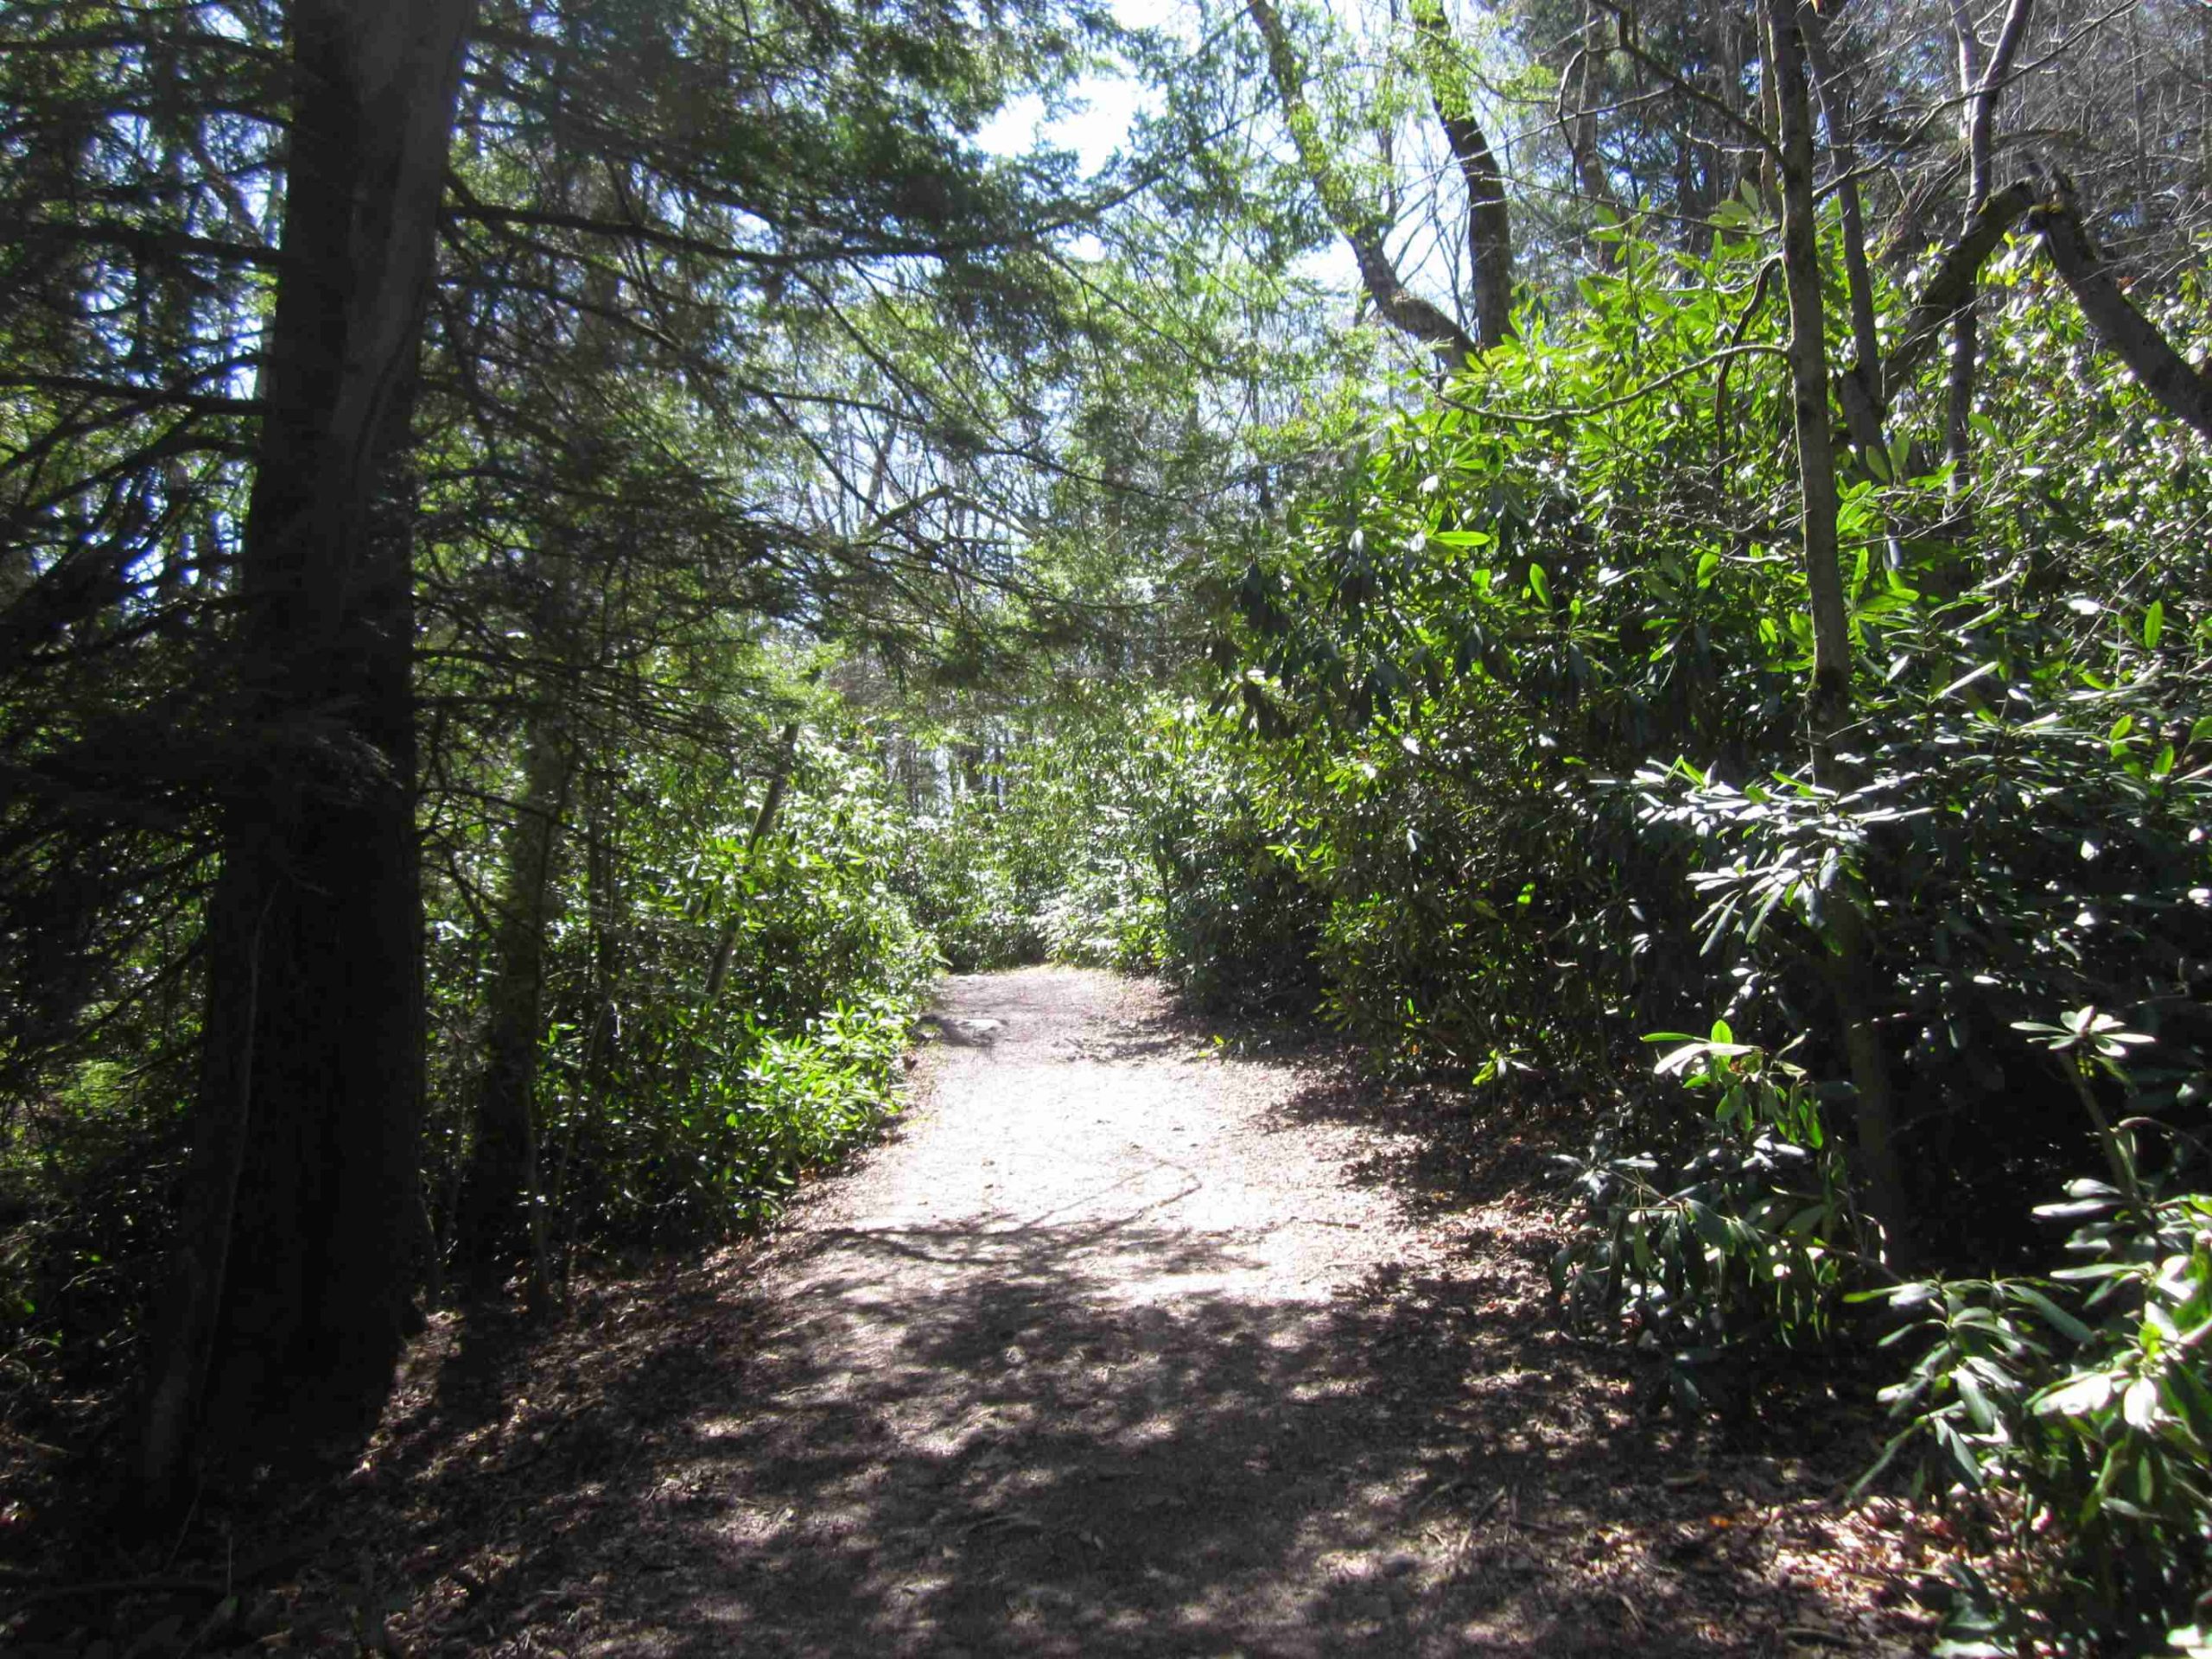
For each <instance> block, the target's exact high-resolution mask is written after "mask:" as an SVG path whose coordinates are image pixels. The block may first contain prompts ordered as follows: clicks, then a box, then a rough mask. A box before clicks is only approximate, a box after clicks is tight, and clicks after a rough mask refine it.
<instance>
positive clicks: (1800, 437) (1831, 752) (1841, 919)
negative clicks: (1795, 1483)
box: [1762, 0, 1909, 1252]
mask: <svg viewBox="0 0 2212 1659" xmlns="http://www.w3.org/2000/svg"><path fill="white" fill-rule="evenodd" d="M1762 3H1763V5H1764V10H1765V15H1766V29H1767V67H1768V69H1769V71H1770V73H1769V75H1768V77H1767V79H1769V81H1770V83H1771V85H1772V87H1773V92H1774V107H1775V113H1776V118H1777V122H1778V124H1779V129H1780V130H1779V136H1780V138H1781V152H1782V153H1781V164H1780V167H1779V168H1778V172H1779V175H1780V176H1779V178H1778V179H1777V184H1778V186H1779V187H1780V189H1781V192H1782V274H1783V284H1784V287H1785V289H1786V290H1787V292H1788V295H1789V373H1790V387H1791V391H1792V394H1793V400H1794V403H1795V408H1796V432H1797V465H1798V473H1799V476H1800V490H1801V498H1800V499H1801V505H1802V512H1803V519H1804V524H1803V537H1804V556H1805V588H1806V591H1807V594H1808V597H1809V599H1810V601H1811V607H1812V617H1813V685H1812V691H1811V695H1810V696H1809V697H1808V700H1807V712H1808V718H1809V721H1810V724H1811V728H1812V741H1813V754H1814V769H1815V774H1816V776H1817V777H1818V779H1819V781H1820V782H1821V783H1822V784H1824V785H1827V787H1829V788H1834V787H1836V786H1837V779H1836V776H1835V771H1836V760H1835V739H1836V735H1837V734H1838V733H1839V732H1840V730H1841V729H1842V728H1843V727H1844V725H1845V724H1846V722H1847V721H1848V720H1849V718H1850V714H1851V620H1850V617H1849V614H1848V613H1847V610H1846V608H1845V604H1844V593H1843V580H1842V574H1841V572H1840V569H1839V568H1838V565H1837V560H1836V512H1837V496H1836V481H1835V449H1834V439H1833V436H1832V430H1833V429H1832V428H1831V426H1830V424H1829V418H1828V387H1827V319H1826V316H1825V315H1824V313H1823V311H1822V307H1821V266H1820V255H1819V249H1818V247H1817V245H1816V244H1815V227H1816V223H1817V221H1816V219H1815V213H1816V211H1817V210H1816V207H1815V194H1814V188H1813V186H1814V174H1813V123H1812V113H1811V110H1810V106H1809V105H1808V99H1807V95H1806V86H1805V59H1804V50H1803V45H1802V40H1801V37H1800V36H1799V34H1798V28H1797V0H1762ZM1828 936H1829V944H1830V946H1831V947H1832V952H1833V955H1832V957H1831V960H1830V962H1829V963H1828V982H1829V988H1830V991H1831V993H1832V994H1833V995H1834V998H1835V1003H1836V1015H1837V1021H1838V1026H1839V1034H1840V1038H1841V1046H1842V1048H1843V1052H1844V1055H1845V1058H1846V1060H1847V1064H1848V1065H1849V1066H1850V1069H1851V1074H1852V1084H1853V1088H1854V1090H1856V1093H1857V1096H1858V1099H1857V1103H1856V1105H1855V1107H1854V1109H1853V1128H1854V1130H1855V1132H1856V1138H1857V1141H1858V1152H1859V1176H1860V1179H1861V1181H1862V1183H1863V1190H1864V1191H1865V1192H1866V1207H1867V1210H1868V1211H1869V1212H1870V1213H1871V1214H1872V1216H1873V1217H1874V1218H1875V1219H1876V1220H1877V1221H1878V1222H1879V1223H1880V1224H1882V1226H1883V1228H1884V1229H1885V1231H1886V1232H1887V1233H1888V1235H1889V1237H1890V1241H1891V1247H1892V1249H1896V1250H1898V1251H1900V1252H1902V1251H1904V1249H1907V1248H1908V1247H1909V1235H1908V1230H1907V1222H1908V1215H1907V1211H1906V1205H1905V1197H1904V1194H1905V1187H1904V1172H1903V1170H1902V1169H1901V1168H1900V1167H1899V1166H1898V1163H1897V1145H1896V1141H1897V1136H1896V1104H1895V1102H1894V1100H1893V1099H1892V1097H1891V1089H1890V1078H1889V1065H1888V1061H1887V1058H1886V1056H1885V1053H1884V1051H1883V1046H1882V1039H1881V1033H1880V1031H1879V1029H1878V1027H1876V1025H1875V1024H1874V1007H1875V1006H1876V1001H1877V999H1876V996H1875V990H1876V988H1875V987H1874V986H1873V985H1872V982H1871V980H1872V970H1871V962H1872V953H1871V951H1870V950H1869V949H1868V941H1867V939H1866V932H1865V926H1864V923H1863V921H1862V920H1861V918H1860V917H1859V913H1858V912H1857V911H1856V910H1855V909H1853V907H1852V906H1851V903H1850V898H1849V895H1847V894H1846V895H1840V899H1839V902H1838V903H1837V904H1836V906H1834V915H1833V918H1832V921H1831V924H1830V926H1829V929H1828Z"/></svg>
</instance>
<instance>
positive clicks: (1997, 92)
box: [1943, 0, 2032, 501]
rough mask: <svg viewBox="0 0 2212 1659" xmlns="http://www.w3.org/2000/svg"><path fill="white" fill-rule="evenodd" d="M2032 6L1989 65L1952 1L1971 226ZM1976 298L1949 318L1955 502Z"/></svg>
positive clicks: (2011, 15)
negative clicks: (2000, 109)
mask: <svg viewBox="0 0 2212 1659" xmlns="http://www.w3.org/2000/svg"><path fill="white" fill-rule="evenodd" d="M2031 3H2032V0H2010V3H2008V4H2007V6H2006V7H2005V21H2004V22H2003V24H2002V25H2001V26H2000V27H1999V30H1998V36H1997V45H1996V47H1995V48H1994V49H1993V50H1992V51H1991V52H1990V53H1989V54H1988V58H1987V60H1986V62H1985V61H1984V60H1983V55H1982V46H1981V36H1980V35H1979V34H1978V33H1977V32H1976V31H1975V29H1974V17H1973V15H1972V14H1971V13H1970V12H1969V11H1968V10H1967V3H1966V0H1951V24H1952V29H1953V32H1954V33H1955V35H1957V36H1958V43H1959V92H1960V95H1961V97H1962V98H1963V99H1965V100H1966V103H1965V107H1964V111H1963V112H1962V114H1961V118H1960V138H1961V142H1962V143H1964V145H1965V147H1966V152H1967V213H1966V222H1967V225H1968V226H1972V225H1973V224H1974V220H1975V218H1976V217H1977V216H1978V215H1979V214H1980V212H1981V210H1982V207H1984V205H1985V204H1986V203H1987V201H1988V200H1989V194H1990V188H1991V177H1990V155H1991V135H1992V133H1993V130H1994V129H1995V125H1996V118H1997V103H1998V99H1999V98H2001V97H2002V96H2003V95H2004V91H2005V76H2006V75H2008V74H2010V73H2012V57H2013V54H2015V53H2017V52H2018V50H2019V47H2020V37H2021V36H2022V35H2024V34H2025V33H2026V31H2027V23H2028V10H2029V8H2030V6H2031ZM1976 297H1977V296H1976V294H1975V292H1974V289H1968V290H1967V294H1966V296H1965V297H1964V299H1963V300H1962V301H1961V303H1960V306H1959V308H1958V310H1957V311H1956V312H1955V313H1953V315H1952V317H1951V363H1950V373H1949V375H1948V378H1947V380H1946V383H1945V386H1944V400H1943V454H1944V458H1945V459H1946V460H1948V461H1949V462H1950V463H1951V496H1952V499H1954V501H1963V499H1964V497H1965V495H1966V493H1967V490H1968V489H1969V488H1970V487H1971V486H1972V485H1973V482H1974V442H1973V438H1974V433H1973V426H1972V417H1973V415H1974V374H1975V367H1976V361H1975V359H1976V358H1977V357H1978V356H1979V354H1980V325H1979V324H1978V322H1977V321H1976V319H1975V316H1974V305H1975V301H1976Z"/></svg>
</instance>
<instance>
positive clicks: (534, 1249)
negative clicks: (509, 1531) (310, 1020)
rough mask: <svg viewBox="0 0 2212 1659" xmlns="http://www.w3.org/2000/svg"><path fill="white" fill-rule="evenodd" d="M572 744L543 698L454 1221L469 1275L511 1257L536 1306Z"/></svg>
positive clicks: (509, 868) (488, 1274) (510, 855)
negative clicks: (550, 994)
mask: <svg viewBox="0 0 2212 1659" xmlns="http://www.w3.org/2000/svg"><path fill="white" fill-rule="evenodd" d="M575 766H576V750H575V741H574V739H573V737H572V735H571V734H570V733H569V730H568V728H567V727H566V726H565V724H564V723H563V721H562V720H561V717H560V714H559V711H558V710H557V709H555V708H553V707H551V706H550V703H548V702H544V701H543V700H541V702H539V704H538V705H537V706H536V707H534V708H533V709H531V715H530V719H529V722H528V728H527V732H526V734H525V736H524V759H523V791H522V798H521V799H520V800H519V801H518V803H517V804H516V808H515V824H514V829H513V830H512V832H511V834H510V835H509V836H508V841H507V849H506V853H507V857H506V870H505V875H504V878H503V880H502V884H501V885H502V892H501V893H500V896H499V932H498V936H497V938H496V940H495V941H494V944H493V963H494V967H493V977H492V985H491V989H490V991H489V993H488V994H487V995H486V999H485V1016H484V1025H485V1030H484V1071H483V1076H482V1077H481V1078H480V1081H479V1083H478V1085H477V1097H476V1113H475V1133H474V1139H473V1140H472V1141H471V1142H470V1145H469V1153H468V1161H467V1167H466V1170H465V1172H464V1173H463V1175H462V1177H461V1198H460V1204H459V1207H458V1211H457V1213H456V1214H455V1216H454V1236H455V1237H456V1239H457V1240H458V1242H459V1245H460V1252H461V1259H462V1262H463V1263H464V1264H465V1266H466V1267H467V1268H468V1269H469V1271H470V1273H471V1274H472V1276H474V1277H475V1278H478V1279H480V1280H484V1279H490V1280H492V1281H493V1283H494V1284H496V1282H497V1281H499V1280H504V1278H505V1275H506V1273H507V1270H508V1269H509V1268H512V1266H513V1265H514V1263H515V1262H517V1261H518V1260H519V1261H521V1262H524V1264H525V1266H526V1268H527V1270H528V1273H529V1282H530V1294H531V1302H532V1303H533V1305H536V1304H541V1303H543V1300H544V1299H545V1296H546V1294H547V1291H548V1288H549V1281H548V1275H547V1262H546V1254H545V1223H544V1206H543V1201H542V1200H543V1193H542V1192H541V1191H540V1190H539V1185H538V1179H537V1048H538V1043H539V1040H540V1039H541V1038H542V1037H543V1034H544V1026H545V1021H544V1017H543V1006H544V987H545V936H546V932H547V929H548V926H549V925H550V922H551V919H552V917H551V909H552V897H553V869H554V864H555V861H556V856H557V855H558V852H559V848H560V842H561V829H562V823H563V819H564V818H566V817H567V816H568V805H569V785H570V784H571V782H572V781H573V780H574V779H575Z"/></svg>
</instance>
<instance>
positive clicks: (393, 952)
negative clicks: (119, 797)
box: [140, 0, 471, 1500]
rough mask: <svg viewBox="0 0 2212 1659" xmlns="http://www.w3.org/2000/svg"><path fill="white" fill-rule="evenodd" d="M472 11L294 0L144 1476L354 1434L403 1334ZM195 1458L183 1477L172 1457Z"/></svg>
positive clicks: (176, 1477) (386, 2)
mask: <svg viewBox="0 0 2212 1659" xmlns="http://www.w3.org/2000/svg"><path fill="white" fill-rule="evenodd" d="M470 10H471V7H470V5H469V3H468V0H301V3H298V4H296V5H295V6H294V7H293V8H292V9H291V12H290V18H289V22H290V48H291V57H292V62H293V65H294V73H295V75H296V86H295V92H294V102H293V108H292V112H291V122H290V133H289V149H288V151H287V156H286V174H287V184H286V190H285V199H284V230H283V255H284V263H283V268H282V271H283V274H282V275H281V277H280V278H279V280H278V283H277V297H276V304H275V309H274V314H273V315H272V318H271V321H270V327H269V331H268V335H267V343H266V348H265V356H264V367H263V371H262V372H263V377H264V378H263V384H262V396H263V402H264V415H263V421H262V432H261V437H260V442H259V447H258V451H257V454H256V457H255V474H254V485H253V490H252V493H251V500H250V505H249V508H248V513H247V518H246V523H245V535H244V538H243V545H242V549H241V553H240V559H239V570H238V584H239V586H238V593H239V598H240V601H241V607H242V612H243V615H242V621H241V625H240V633H239V636H238V641H237V651H238V661H239V664H240V665H241V666H240V669H239V673H238V681H239V683H238V694H237V695H238V721H239V724H240V726H241V727H242V728H243V729H244V730H245V732H246V733H247V734H250V735H251V738H252V739H253V740H254V741H255V742H256V744H257V748H258V752H259V757H260V758H259V762H258V764H257V766H256V767H255V768H254V770H253V772H252V773H251V775H249V776H242V777H239V778H238V779H236V780H235V782H234V785H233V786H232V789H231V790H230V791H229V792H228V794H227V796H226V799H225V800H224V801H223V803H222V805H221V823H220V837H221V848H222V870H221V874H220V876H219V880H218V881H217V883H216V887H215V890H214V893H213V896H212V898H211V899H210V902H209V906H208V919H207V976H208V981H207V1014H206V1020H205V1027H204V1033H203V1045H204V1050H203V1061H202V1067H201V1077H200V1090H199V1095H198V1097H197V1100H196V1102H195V1104H194V1116H193V1126H192V1141H193V1150H192V1156H191V1162H190V1165H189V1166H188V1171H187V1174H186V1190H185V1193H184V1198H183V1213H182V1223H183V1225H182V1231H181V1243H180V1245H179V1249H178V1252H177V1257H176V1262H175V1284H174V1287H173V1291H172V1294H171V1296H170V1299H169V1301H168V1313H167V1319H166V1325H165V1328H164V1329H163V1331H162V1334H161V1338H160V1342H159V1345H158V1347H157V1349H156V1353H155V1357H154V1366H153V1376H152V1386H151V1390H150V1393H149V1399H148V1402H147V1409H146V1414H145V1421H144V1425H143V1427H144V1439H143V1446H142V1452H141V1464H140V1472H141V1474H142V1476H143V1478H144V1480H145V1482H146V1484H147V1486H148V1488H149V1493H150V1494H151V1495H152V1496H154V1497H156V1499H157V1500H158V1499H161V1498H163V1497H175V1495H177V1494H178V1492H179V1491H180V1490H181V1485H182V1484H183V1483H184V1482H185V1481H186V1480H187V1479H188V1478H189V1476H190V1475H191V1473H192V1471H193V1465H194V1463H195V1462H200V1463H202V1464H203V1465H212V1464H220V1463H223V1462H226V1461H229V1460H231V1459H235V1458H237V1457H238V1456H239V1455H241V1454H243V1453H245V1452H249V1451H250V1452H251V1455H252V1456H253V1457H254V1458H255V1459H256V1460H260V1459H263V1458H264V1457H266V1456H268V1455H269V1454H270V1452H283V1451H289V1450H293V1449H297V1448H299V1447H301V1446H304V1445H305V1444H306V1443H307V1442H308V1440H310V1439H312V1438H320V1437H323V1436H327V1435H331V1434H334V1433H337V1434H342V1433H352V1432H354V1431H356V1430H358V1429H359V1428H361V1427H365V1424H366V1422H367V1421H370V1420H371V1419H372V1416H373V1414H374V1412H375V1410H376V1408H378V1405H379V1404H380V1403H381V1402H382V1400H383V1398H384V1395H385V1391H386V1390H387V1389H388V1388H389V1386H390V1383H391V1368H392V1364H393V1362H394V1361H395V1359H396V1358H397V1354H398V1352H399V1349H400V1345H401V1344H402V1342H403V1341H404V1338H405V1335H406V1332H407V1330H408V1326H409V1324H410V1319H411V1318H412V1313H413V1309H412V1303H411V1294H410V1293H411V1290H412V1287H413V1280H414V1276H413V1274H412V1272H411V1271H410V1265H409V1264H410V1260H411V1258H412V1256H413V1255H414V1251H415V1246H416V1229H415V1225H414V1219H415V1211H414V1207H413V1201H414V1198H415V1194H414V1191H413V1189H414V1184H415V1182H416V1177H417V1163H416V1152H417V1147H416V1138H417V1134H418V1130H419V1126H420V1118H421V1110H422V1094H423V1035H422V914H421V912H422V901H421V893H420V889H419V882H418V860H417V853H416V833H415V760H416V756H415V730H414V709H413V703H412V697H411V691H410V651H411V647H412V631H413V605H412V573H411V570H410V543H409V537H408V525H407V519H406V509H405V505H404V502H402V501H400V500H398V499H396V492H395V491H394V490H393V488H392V484H391V478H390V477H389V475H388V474H389V473H390V469H391V462H392V460H393V458H394V456H395V454H396V452H397V449H398V448H399V446H400V444H401V442H402V441H403V440H404V435H405V431H406V425H407V420H408V415H409V410H410V403H411V394H412V389H413V385H414V380H415V374H416V359H417V350H418V344H419V339H420V334H421V322H422V315H423V302H424V298H425V295H426V291H427V288H428V284H429V277H430V271H431V257H432V253H433V249H434V242H435V231H436V222H437V207H438V198H439V191H440V185H441V181H442V176H443V170H444V165H445V158H446V149H447V145H448V139H449V137H450V130H451V126H452V118H453V106H454V92H455V88H456V86H457V83H458V79H459V71H460V57H461V40H462V35H463V31H464V29H465V28H466V26H467V21H468V17H469V14H470ZM196 1454H197V1455H196Z"/></svg>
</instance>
